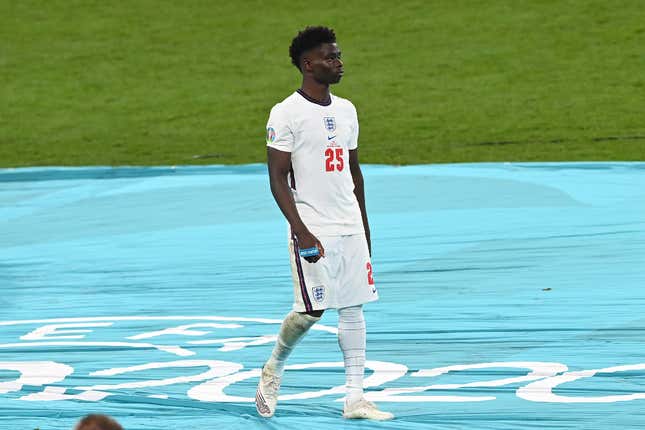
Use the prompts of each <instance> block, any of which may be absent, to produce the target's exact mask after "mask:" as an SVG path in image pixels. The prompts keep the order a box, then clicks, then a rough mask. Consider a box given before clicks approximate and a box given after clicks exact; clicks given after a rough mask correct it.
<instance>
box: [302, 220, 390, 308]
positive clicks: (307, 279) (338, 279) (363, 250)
mask: <svg viewBox="0 0 645 430" xmlns="http://www.w3.org/2000/svg"><path fill="white" fill-rule="evenodd" d="M317 238H318V240H320V243H322V245H323V247H324V248H325V257H323V258H321V259H319V260H318V261H317V262H315V263H309V262H308V261H307V260H305V259H304V258H302V257H300V254H299V252H298V244H297V241H296V240H295V238H293V237H292V238H291V240H290V241H289V256H290V260H291V274H292V276H293V296H294V301H293V310H294V311H296V312H310V311H316V310H322V309H339V308H345V307H348V306H358V305H362V304H364V303H367V302H373V301H375V300H378V292H377V291H376V287H375V286H374V278H373V273H372V262H371V260H370V254H369V250H368V248H367V239H366V238H365V234H364V233H363V234H354V235H350V236H327V237H325V236H317Z"/></svg>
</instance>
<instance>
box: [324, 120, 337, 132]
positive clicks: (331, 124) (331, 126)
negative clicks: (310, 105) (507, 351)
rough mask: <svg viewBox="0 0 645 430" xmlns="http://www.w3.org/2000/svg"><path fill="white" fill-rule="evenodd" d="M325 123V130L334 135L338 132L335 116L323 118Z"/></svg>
mask: <svg viewBox="0 0 645 430" xmlns="http://www.w3.org/2000/svg"><path fill="white" fill-rule="evenodd" d="M323 121H324V122H325V129H326V130H327V131H328V132H330V133H332V132H334V131H335V130H336V119H335V118H334V117H333V116H326V117H325V118H323Z"/></svg>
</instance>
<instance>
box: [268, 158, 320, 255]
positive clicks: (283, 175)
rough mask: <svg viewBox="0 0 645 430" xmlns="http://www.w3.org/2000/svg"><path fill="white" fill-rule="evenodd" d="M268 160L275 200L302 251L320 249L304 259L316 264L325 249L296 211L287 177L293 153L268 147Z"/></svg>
mask: <svg viewBox="0 0 645 430" xmlns="http://www.w3.org/2000/svg"><path fill="white" fill-rule="evenodd" d="M267 160H268V166H269V182H270V184H271V193H272V194H273V198H274V199H275V201H276V203H277V204H278V207H279V208H280V210H281V211H282V213H283V214H284V216H285V218H286V219H287V221H288V222H289V225H290V226H291V231H292V232H293V233H294V234H295V235H296V239H297V240H298V246H299V247H300V248H301V249H306V248H314V247H318V250H319V252H320V254H319V255H316V256H313V257H304V258H305V260H307V261H308V262H310V263H315V262H316V261H318V260H319V259H320V257H324V256H325V249H324V248H323V246H322V244H321V243H320V241H319V240H318V239H317V238H316V236H314V235H313V234H311V232H310V231H309V230H308V229H307V226H305V224H304V222H302V219H301V218H300V215H299V214H298V210H297V209H296V203H295V202H294V200H293V194H291V188H290V187H289V183H288V182H287V176H288V175H289V170H290V169H291V153H290V152H285V151H279V150H277V149H274V148H271V147H267Z"/></svg>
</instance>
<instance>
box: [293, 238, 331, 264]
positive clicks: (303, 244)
mask: <svg viewBox="0 0 645 430" xmlns="http://www.w3.org/2000/svg"><path fill="white" fill-rule="evenodd" d="M296 239H297V240H298V248H300V249H307V248H318V255H314V256H311V257H302V258H304V259H305V260H307V262H309V263H315V262H316V261H318V260H320V258H321V257H324V256H325V248H323V246H322V243H320V241H319V240H318V238H317V237H316V236H314V235H313V234H311V232H309V231H303V232H300V233H296Z"/></svg>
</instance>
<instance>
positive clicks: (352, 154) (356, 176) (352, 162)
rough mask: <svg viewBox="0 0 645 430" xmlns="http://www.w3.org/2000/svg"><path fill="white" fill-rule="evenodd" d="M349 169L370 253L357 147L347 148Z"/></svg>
mask: <svg viewBox="0 0 645 430" xmlns="http://www.w3.org/2000/svg"><path fill="white" fill-rule="evenodd" d="M349 170H350V172H351V173H352V180H353V181H354V195H356V200H358V206H359V207H360V208H361V217H362V218H363V228H365V237H366V238H367V247H368V248H369V251H370V256H371V255H372V240H371V238H370V223H369V221H368V220H367V210H366V209H365V188H364V186H363V172H361V166H360V164H359V163H358V148H357V149H350V150H349Z"/></svg>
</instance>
